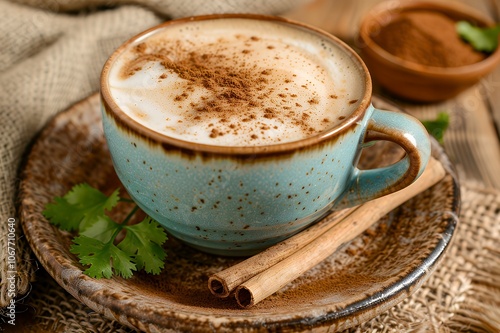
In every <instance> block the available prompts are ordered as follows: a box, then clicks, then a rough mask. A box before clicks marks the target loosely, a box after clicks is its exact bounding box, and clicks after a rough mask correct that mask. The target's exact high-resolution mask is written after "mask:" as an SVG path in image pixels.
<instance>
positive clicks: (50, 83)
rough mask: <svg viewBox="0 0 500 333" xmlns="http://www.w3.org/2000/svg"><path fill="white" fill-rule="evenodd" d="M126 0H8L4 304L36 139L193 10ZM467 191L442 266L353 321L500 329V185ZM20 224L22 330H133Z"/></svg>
mask: <svg viewBox="0 0 500 333" xmlns="http://www.w3.org/2000/svg"><path fill="white" fill-rule="evenodd" d="M258 2H259V1H257V2H255V1H253V2H252V3H254V4H255V3H258ZM284 2H286V0H283V1H282V2H280V1H277V2H276V3H277V4H276V5H275V8H274V9H273V10H274V11H279V10H281V9H282V8H279V3H281V4H283V3H284ZM122 3H125V1H120V0H110V1H107V0H101V1H99V0H78V1H73V0H59V1H41V0H19V1H18V3H15V2H14V1H4V0H2V1H0V124H1V131H0V157H1V158H0V239H1V241H0V243H1V247H0V278H1V281H0V287H1V290H0V306H6V305H7V304H8V302H9V297H8V293H7V291H8V289H7V288H8V283H7V277H8V276H7V272H8V271H9V267H7V264H8V258H7V257H8V253H7V238H8V236H7V235H8V232H9V230H8V223H7V222H8V221H9V218H16V190H17V180H18V171H19V170H18V169H19V166H20V162H21V160H22V157H23V154H24V153H25V151H26V148H27V147H28V145H29V143H30V141H31V140H32V139H33V137H34V135H35V134H36V133H37V132H38V131H39V130H40V129H41V128H42V126H43V125H44V124H45V123H46V122H47V121H48V120H49V119H50V118H51V117H52V116H53V115H54V114H56V113H57V112H59V111H62V110H64V109H66V108H67V107H68V106H70V105H71V104H73V103H75V102H77V101H79V100H81V99H83V98H85V97H87V96H89V95H90V94H91V93H93V92H95V91H97V90H98V78H99V74H100V70H101V67H102V65H103V63H104V61H105V60H106V58H107V57H108V56H109V54H110V53H111V52H112V50H113V49H115V48H116V47H117V46H118V45H119V44H121V43H122V42H123V41H124V40H126V39H127V38H129V37H130V36H132V35H134V34H136V33H137V32H140V31H141V30H144V29H145V28H148V27H150V26H153V25H155V24H157V23H159V22H161V21H163V20H166V19H168V18H169V17H172V16H182V15H184V14H185V12H183V10H184V11H185V10H186V8H185V7H183V6H182V5H181V8H180V9H179V8H177V9H179V10H178V11H175V9H176V8H174V5H173V4H174V3H175V1H163V2H161V1H157V0H146V1H140V2H139V1H136V2H135V4H132V2H131V1H127V3H128V4H126V5H125V4H122ZM181 3H183V4H185V3H186V2H182V1H181ZM196 3H198V2H196ZM228 3H230V4H232V2H231V1H228ZM184 6H185V5H184ZM191 8H192V7H191ZM252 10H253V9H252V8H250V9H249V11H252ZM254 11H256V9H255V10H254ZM462 200H463V206H462V213H461V220H460V225H459V228H458V231H457V234H456V236H455V240H454V243H453V246H452V247H451V249H450V250H449V252H448V254H447V257H446V260H444V261H443V263H442V265H441V266H440V267H439V268H438V269H437V271H435V272H434V273H433V275H432V276H431V277H430V279H429V280H428V281H427V282H426V283H425V285H424V286H423V287H422V288H420V289H419V290H418V291H417V292H416V293H415V294H414V295H413V296H412V297H410V298H409V299H407V300H405V301H404V302H402V303H401V304H399V305H397V306H396V307H394V308H393V309H391V310H390V311H387V312H386V313H384V314H382V315H380V316H379V317H377V318H375V319H373V320H371V321H369V322H368V323H365V324H364V325H363V326H362V327H359V328H356V329H352V330H351V331H360V332H365V331H373V332H389V331H390V332H392V331H394V332H402V331H405V332H407V331H411V332H424V331H425V332H426V331H433V332H455V331H457V332H458V331H477V332H500V250H499V247H498V246H499V244H500V192H498V191H495V190H488V189H485V188H483V187H481V186H480V185H479V186H478V185H477V184H476V185H471V184H470V183H467V181H466V180H462ZM16 233H17V235H16V239H17V243H16V246H15V248H16V265H17V267H15V268H16V271H17V279H16V292H17V293H18V296H17V302H16V304H17V308H18V310H19V309H22V310H23V311H24V312H23V313H19V314H18V317H17V318H16V319H17V326H16V331H18V332H22V331H26V332H29V331H37V332H38V331H40V332H44V331H47V332H51V331H58V332H129V331H131V330H130V329H129V328H126V327H123V326H121V325H120V324H119V323H116V322H113V321H111V320H108V319H107V318H104V317H102V316H101V315H99V314H96V313H95V312H93V311H92V310H90V309H89V308H87V307H86V306H84V305H83V304H81V303H80V302H78V301H77V300H76V299H74V298H73V297H72V296H71V295H69V294H68V293H66V292H65V291H64V290H63V289H62V288H61V287H59V285H57V283H56V282H55V281H54V280H52V278H51V277H50V276H49V275H48V274H47V273H46V272H45V271H44V270H43V268H41V267H39V266H38V265H37V261H36V259H35V258H34V257H33V255H32V253H31V250H30V248H29V245H28V244H27V242H26V241H25V239H24V238H23V236H22V230H21V228H20V226H19V225H17V227H16ZM11 268H12V267H11ZM3 310H5V309H3ZM1 319H2V317H1V316H0V320H1ZM4 320H5V318H4ZM23 322H25V323H26V322H30V323H31V324H30V327H26V325H24V329H23ZM6 328H7V327H6V326H5V324H2V322H1V321H0V329H6Z"/></svg>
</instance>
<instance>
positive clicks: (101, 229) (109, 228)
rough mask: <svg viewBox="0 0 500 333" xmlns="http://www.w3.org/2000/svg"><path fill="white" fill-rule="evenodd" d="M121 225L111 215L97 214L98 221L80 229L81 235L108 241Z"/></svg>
mask: <svg viewBox="0 0 500 333" xmlns="http://www.w3.org/2000/svg"><path fill="white" fill-rule="evenodd" d="M117 229H121V226H120V225H119V224H118V223H116V222H115V221H113V220H112V219H111V218H110V217H109V216H107V215H102V216H97V217H96V221H95V222H94V223H93V224H92V225H91V226H90V227H88V228H87V229H85V230H84V231H80V235H82V236H87V237H90V238H94V239H97V240H100V241H101V242H104V243H107V242H109V241H110V240H111V237H113V235H114V234H115V232H116V231H117Z"/></svg>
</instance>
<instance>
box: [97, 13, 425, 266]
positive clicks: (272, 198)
mask: <svg viewBox="0 0 500 333" xmlns="http://www.w3.org/2000/svg"><path fill="white" fill-rule="evenodd" d="M234 18H240V19H242V20H247V21H248V20H250V21H255V22H263V21H265V22H271V23H273V24H279V25H283V26H286V27H287V29H298V30H300V31H301V33H310V34H314V35H316V36H321V38H322V39H323V40H325V41H327V42H328V43H329V45H330V46H331V47H335V48H338V50H341V52H342V53H343V54H345V55H346V57H348V59H350V61H352V64H353V66H352V67H355V68H356V70H354V69H345V68H344V70H347V71H352V75H358V76H360V79H359V85H360V87H358V88H359V91H361V92H362V95H361V96H360V98H359V100H358V101H357V104H356V106H355V107H354V108H353V109H352V112H350V113H349V114H348V115H347V116H346V117H345V118H344V119H343V120H342V121H340V122H339V123H336V124H335V125H332V126H331V127H330V128H327V129H325V130H323V131H321V132H320V133H315V134H313V135H311V136H307V137H305V138H301V139H299V140H295V141H287V142H283V143H273V144H266V145H257V146H255V145H250V144H249V145H239V146H232V145H226V146H225V145H211V144H207V143H199V142H192V141H187V140H183V139H182V137H181V138H179V137H171V136H169V135H165V134H162V133H159V132H157V131H155V130H152V129H151V128H149V127H148V126H145V125H144V124H141V123H140V122H138V121H136V120H135V119H133V118H132V117H130V115H129V114H127V113H126V112H124V111H123V105H121V104H120V103H121V102H120V101H119V100H117V99H116V98H115V97H114V96H113V94H112V93H111V91H110V90H111V89H110V84H109V76H110V71H111V68H112V66H113V64H114V63H115V62H116V61H117V59H118V58H119V57H120V56H122V54H123V52H124V50H125V49H126V48H127V47H130V45H139V44H140V42H141V41H143V40H144V39H146V38H149V37H150V36H151V35H152V34H154V33H155V32H156V31H158V30H161V29H164V28H165V27H169V26H171V25H190V24H192V22H197V21H211V20H226V19H234ZM220 22H221V21H220ZM228 29H231V27H228ZM228 31H229V30H228ZM371 91H372V86H371V79H370V75H369V73H368V70H367V69H366V67H365V65H364V64H363V62H362V61H361V59H360V58H359V57H358V56H357V55H356V53H355V52H354V51H352V50H351V49H350V48H349V47H348V46H346V45H345V44H344V43H343V42H341V41H340V40H338V39H337V38H335V37H333V36H331V35H329V34H327V33H325V32H322V31H320V30H317V29H315V28H312V27H307V26H305V25H303V24H300V23H296V22H290V21H288V20H286V19H283V18H277V17H267V16H255V15H217V16H203V17H196V18H187V19H180V20H174V21H169V22H167V23H164V24H162V25H160V26H158V27H155V28H152V29H150V30H148V31H146V32H144V33H142V34H140V35H138V36H136V37H134V38H132V39H131V40H129V41H127V42H126V43H125V44H124V45H123V46H122V47H121V48H119V49H118V50H117V51H116V52H115V53H114V54H113V55H112V56H111V57H110V59H109V60H108V62H107V63H106V65H105V66H104V69H103V72H102V77H101V97H102V117H103V125H104V133H105V137H106V140H107V143H108V146H109V150H110V153H111V156H112V159H113V164H114V167H115V170H116V173H117V175H118V177H119V178H120V180H121V182H122V183H123V185H124V187H125V188H126V189H127V191H128V192H129V194H130V196H131V197H132V198H133V200H134V201H136V202H137V204H138V205H139V206H140V207H141V208H142V209H143V210H144V211H145V212H146V213H147V214H149V215H150V216H151V217H153V218H154V219H156V220H157V221H158V222H159V223H160V224H161V225H163V226H164V227H165V228H166V230H167V232H168V233H169V234H170V235H173V236H175V237H176V238H178V239H180V240H182V241H183V242H185V243H187V244H189V245H191V246H193V247H195V248H198V249H200V250H202V251H206V252H209V253H214V254H220V255H231V256H239V255H251V254H254V253H256V252H259V251H261V250H263V249H265V248H266V247H269V246H271V245H273V244H275V243H277V242H279V241H281V240H283V239H285V238H287V237H290V236H292V235H293V234H295V233H297V232H299V231H300V230H302V229H304V228H306V227H307V226H308V225H310V224H311V223H313V222H315V221H317V220H318V219H319V218H321V217H322V216H324V215H325V214H326V213H328V212H329V211H331V210H332V209H336V208H337V207H338V206H339V205H338V203H339V202H340V201H342V203H343V204H346V203H347V205H357V204H361V203H363V202H366V201H368V200H372V199H375V198H377V197H380V196H382V195H385V194H388V193H392V192H395V191H398V190H400V189H402V188H404V187H406V186H408V185H409V184H411V183H412V182H413V181H414V180H416V179H417V178H418V177H419V176H420V174H421V173H422V172H423V170H424V168H425V166H426V164H427V162H428V159H429V156H430V142H429V139H428V134H427V131H426V130H425V128H424V127H423V126H422V124H421V123H420V122H419V121H418V120H416V119H414V118H412V117H411V116H409V115H406V114H402V113H397V112H389V111H383V110H378V109H376V108H374V107H373V106H372V105H371V93H372V92H371ZM167 107H168V106H167ZM377 140H387V141H392V142H395V143H397V144H398V145H399V146H401V147H402V148H403V149H404V150H405V151H406V157H405V158H403V159H402V160H400V161H399V162H397V163H395V164H393V165H391V166H388V167H384V168H379V169H372V170H360V169H358V168H357V167H356V164H357V161H358V158H359V156H360V153H361V150H362V149H363V148H364V147H365V146H366V145H367V143H370V142H373V141H377Z"/></svg>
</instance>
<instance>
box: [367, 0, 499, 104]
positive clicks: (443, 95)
mask: <svg viewBox="0 0 500 333" xmlns="http://www.w3.org/2000/svg"><path fill="white" fill-rule="evenodd" d="M459 21H467V22H469V23H471V24H472V25H476V26H480V27H489V26H493V25H494V24H495V22H494V21H492V20H491V19H490V18H489V17H488V16H486V15H484V14H483V13H480V12H478V11H477V10H475V9H474V8H472V7H470V6H468V5H466V4H461V3H457V2H454V1H448V2H444V1H432V2H431V1H428V0H425V1H408V2H406V1H405V2H399V4H398V6H397V7H395V6H394V2H393V1H385V2H382V3H380V4H378V5H377V6H375V7H373V8H372V9H371V10H370V11H369V12H368V13H367V15H366V16H365V17H364V18H363V19H362V21H361V25H360V29H359V34H358V42H359V44H358V46H359V48H360V49H359V51H360V53H361V56H362V58H363V60H364V61H365V64H366V65H367V67H368V69H369V71H370V74H371V76H372V78H373V79H374V82H375V84H376V85H379V86H380V87H382V88H384V89H385V90H386V91H387V92H389V93H391V94H393V95H395V96H397V97H400V98H403V99H405V100H410V101H414V102H438V101H443V100H446V99H449V98H453V97H455V96H456V95H458V94H459V93H461V92H462V91H464V90H466V89H468V88H470V87H472V86H473V85H475V84H477V83H478V82H479V81H480V80H481V79H482V78H483V77H484V76H485V75H487V74H489V73H491V72H492V71H493V70H494V69H495V68H496V66H497V65H499V64H500V50H499V49H498V48H497V49H496V50H495V51H493V52H492V53H489V54H487V53H482V52H479V51H476V50H475V49H474V48H473V47H472V46H471V45H469V44H468V43H466V42H465V41H463V40H462V39H461V38H460V36H459V34H458V32H457V30H456V23H457V22H459Z"/></svg>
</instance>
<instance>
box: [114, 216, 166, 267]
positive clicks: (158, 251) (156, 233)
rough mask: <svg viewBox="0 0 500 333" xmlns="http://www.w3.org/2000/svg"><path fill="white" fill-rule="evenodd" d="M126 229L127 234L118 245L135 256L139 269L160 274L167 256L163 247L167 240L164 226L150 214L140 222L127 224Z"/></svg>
mask: <svg viewBox="0 0 500 333" xmlns="http://www.w3.org/2000/svg"><path fill="white" fill-rule="evenodd" d="M125 229H126V230H127V235H126V236H125V238H124V239H123V241H121V242H120V244H118V247H119V248H120V249H122V250H123V251H124V252H126V253H127V254H128V255H130V256H132V257H133V258H134V262H135V263H136V265H137V268H138V269H144V270H145V271H146V272H148V273H153V274H159V273H160V272H161V270H162V268H163V265H164V260H165V256H166V254H165V251H164V250H163V248H162V247H161V245H162V244H163V243H164V242H165V241H166V240H167V236H166V235H165V233H164V232H162V231H163V228H162V227H161V226H160V225H159V223H158V222H156V221H155V220H153V219H151V217H149V216H148V217H146V218H145V219H144V220H143V221H142V222H140V223H138V224H135V225H128V226H125Z"/></svg>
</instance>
